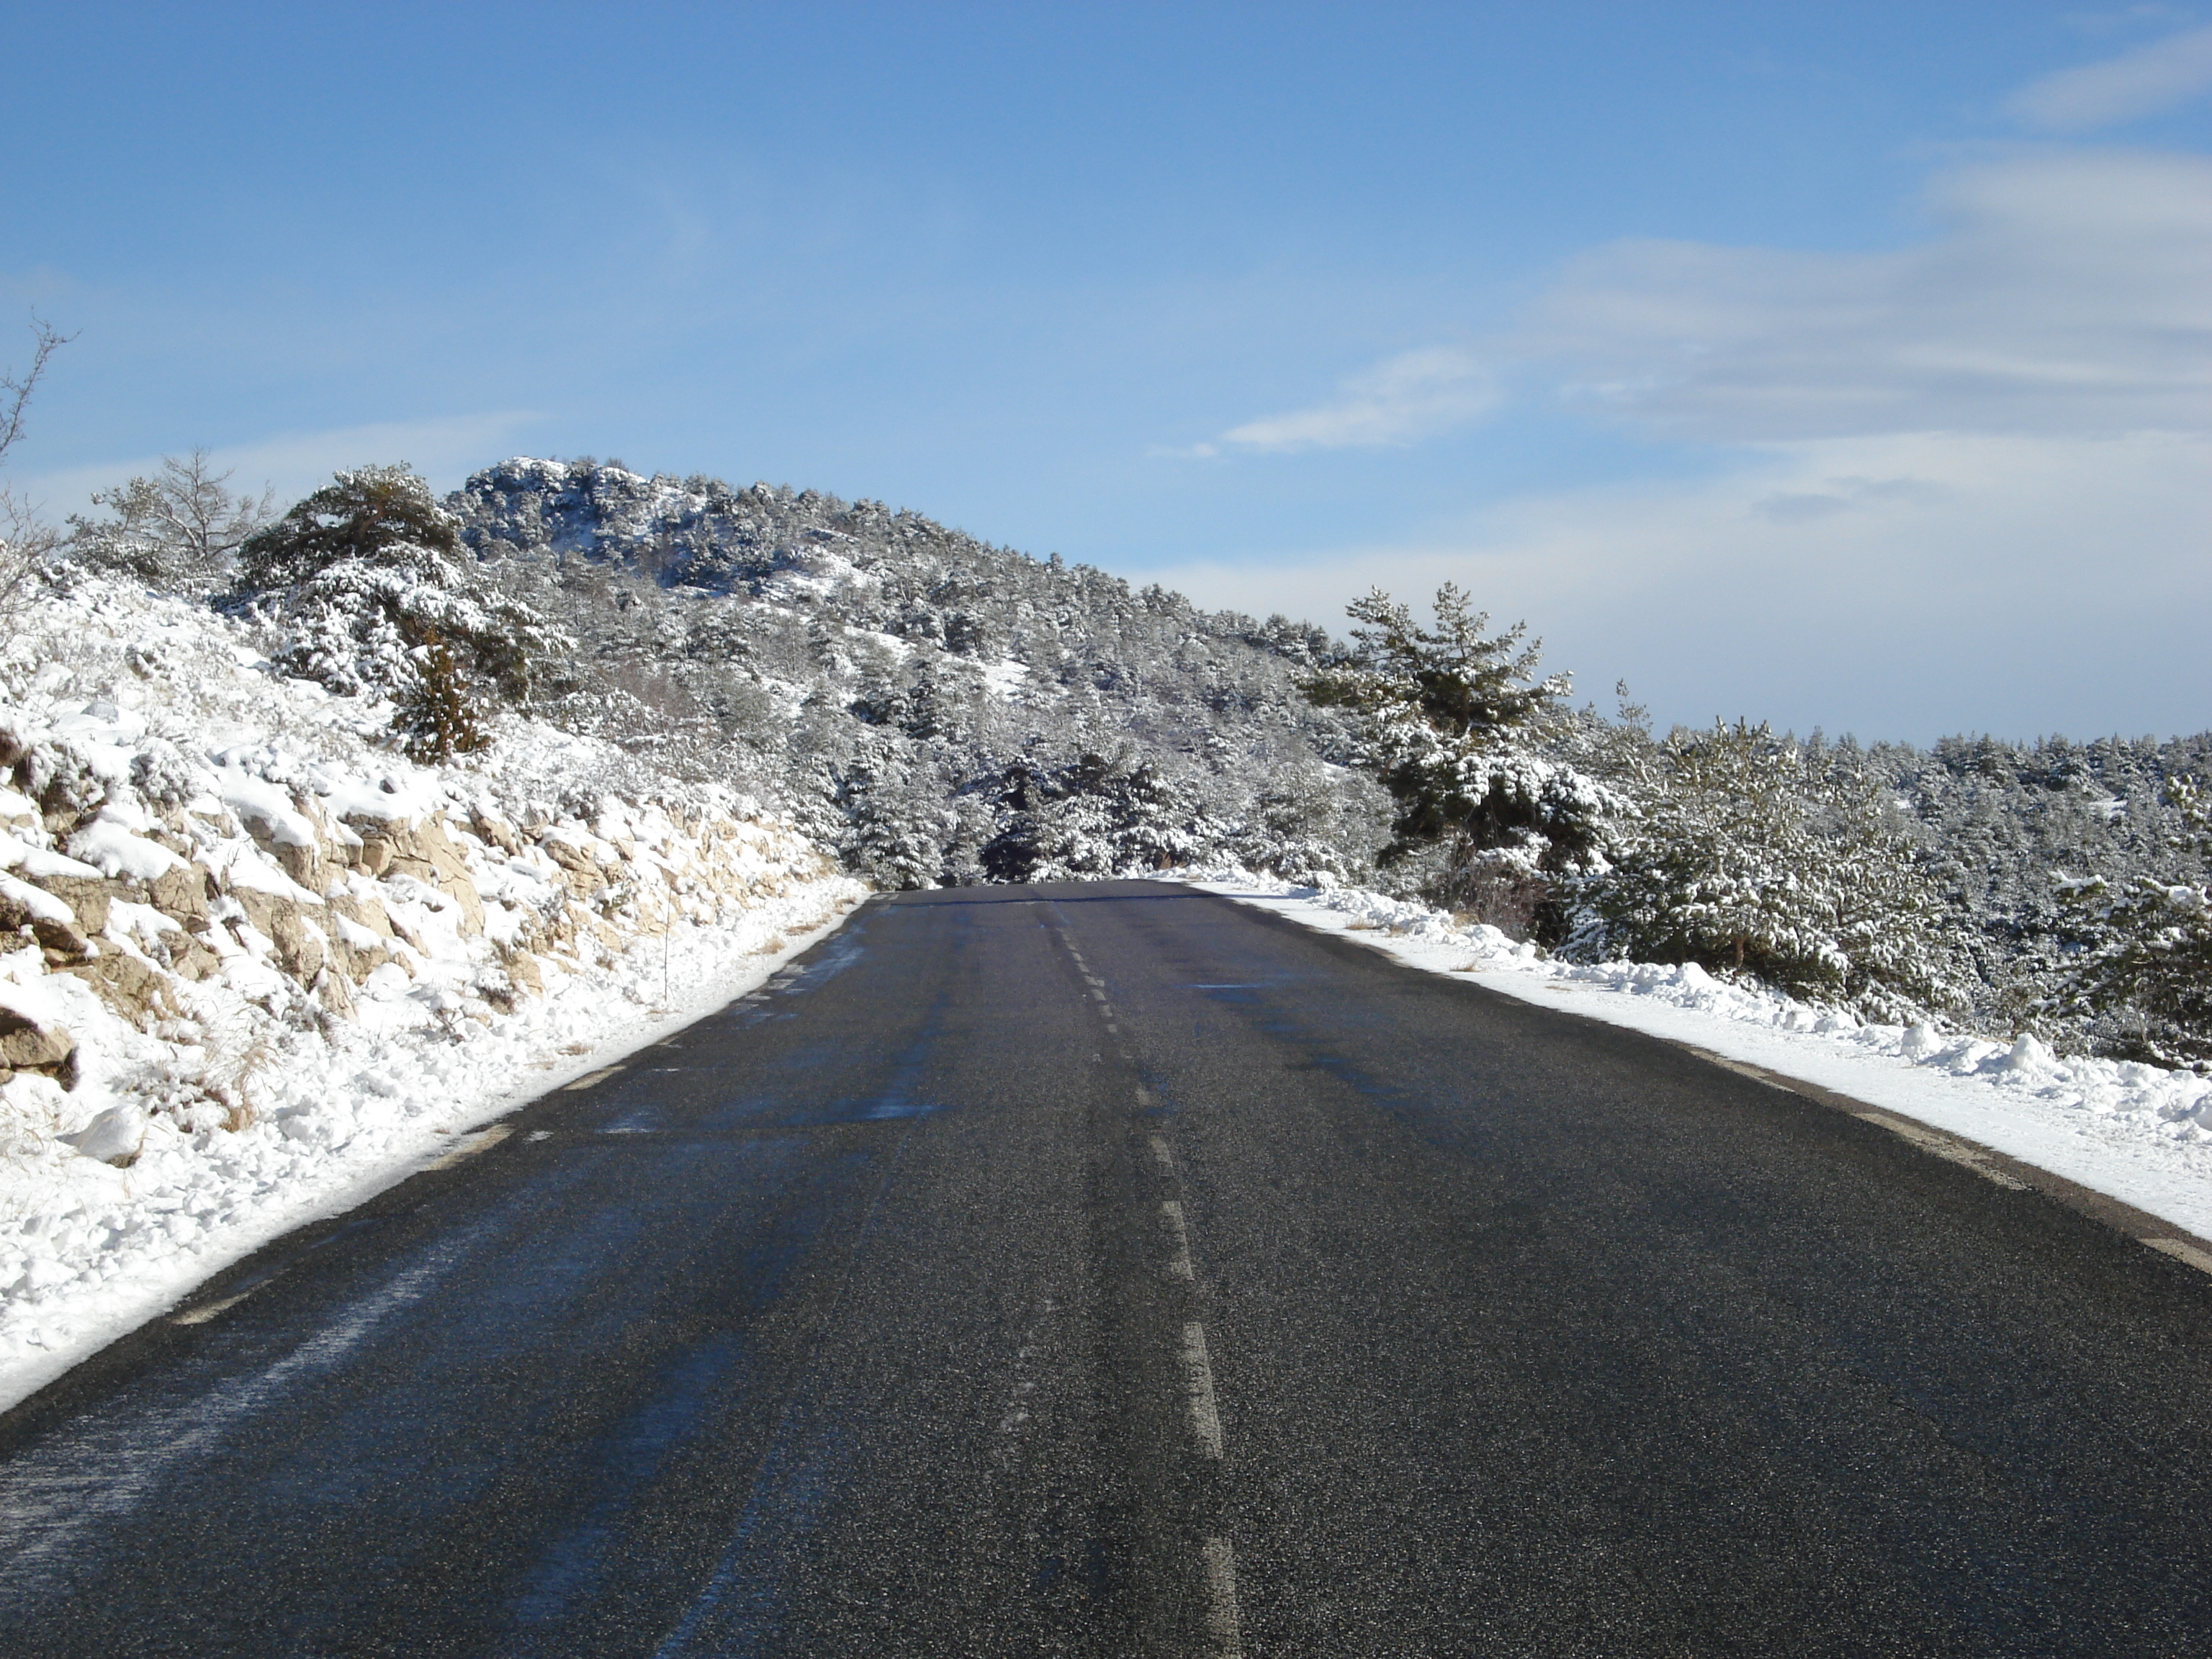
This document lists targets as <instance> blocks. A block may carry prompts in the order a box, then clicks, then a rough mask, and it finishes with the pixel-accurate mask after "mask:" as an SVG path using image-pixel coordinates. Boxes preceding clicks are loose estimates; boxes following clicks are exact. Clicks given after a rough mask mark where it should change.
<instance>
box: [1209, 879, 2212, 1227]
mask: <svg viewBox="0 0 2212 1659" xmlns="http://www.w3.org/2000/svg"><path fill="white" fill-rule="evenodd" d="M1213 876H1214V878H1211V879H1193V880H1192V881H1191V882H1190V885H1192V886H1194V887H1197V888H1199V889H1200V890H1203V891H1206V892H1210V893H1218V894H1219V895H1221V896H1224V897H1227V898H1233V899H1236V900H1238V901H1239V902H1244V903H1249V904H1253V905H1256V906H1259V907H1261V908H1265V909H1268V910H1272V911H1273V912H1275V913H1276V914H1277V915H1283V916H1285V917H1288V918H1290V919H1291V920H1292V921H1298V922H1300V923H1303V924H1304V925H1305V926H1307V927H1314V928H1317V929H1319V930H1322V931H1323V932H1330V933H1358V934H1360V935H1361V937H1362V938H1364V939H1365V940H1366V941H1367V942H1368V943H1370V944H1372V945H1376V946H1377V947H1379V948H1381V949H1382V950H1383V951H1388V952H1389V954H1390V955H1392V956H1394V957H1397V958H1398V959H1399V960H1400V961H1402V962H1404V963H1407V964H1408V965H1409V966H1412V967H1415V968H1420V969H1426V970H1428V971H1430V972H1433V973H1441V974H1448V975H1453V976H1455V977H1465V978H1468V979H1472V980H1474V981H1477V982H1478V983H1480V984H1483V985H1486V986H1489V987H1492V989H1494V990H1498V991H1503V992H1504V993H1505V994H1508V995H1510V996H1516V997H1520V998H1522V999H1523V1000H1527V1001H1530V1002H1537V1003H1543V1004H1547V1005H1548V1006H1553V1007H1564V1008H1568V1009H1571V1011H1572V1012H1576V1013H1578V1014H1585V1015H1588V1016H1589V1017H1590V1018H1595V1019H1601V1020H1605V1021H1607V1023H1609V1024H1615V1025H1625V1026H1629V1027H1631V1028H1632V1029H1634V1030H1641V1031H1649V1032H1650V1033H1652V1034H1653V1035H1655V1036H1663V1037H1668V1038H1670V1039H1673V1040H1674V1041H1676V1042H1688V1043H1692V1044H1695V1045H1696V1046H1698V1047H1699V1048H1705V1049H1709V1050H1710V1051H1711V1052H1712V1053H1714V1054H1723V1055H1725V1056H1727V1057H1728V1058H1729V1059H1730V1060H1741V1061H1744V1062H1746V1063H1747V1064H1750V1065H1755V1066H1763V1067H1765V1069H1767V1070H1769V1071H1772V1072H1777V1073H1782V1074H1784V1075H1785V1076H1789V1077H1794V1078H1797V1079H1802V1080H1803V1081H1805V1082H1808V1083H1811V1084H1814V1085H1818V1086H1820V1087H1821V1088H1824V1089H1831V1090H1833V1091H1836V1092H1838V1093H1839V1094H1844V1095H1848V1096H1850V1097H1851V1098H1853V1099H1855V1100H1860V1101H1864V1102H1865V1103H1868V1104H1869V1105H1873V1106H1878V1107H1881V1109H1884V1110H1886V1111H1889V1112H1893V1113H1896V1114H1898V1115H1900V1116H1905V1117H1910V1118H1912V1119H1915V1120H1917V1121H1920V1122H1923V1123H1927V1124H1929V1125H1932V1126H1933V1127H1936V1128H1939V1129H1942V1130H1945V1131H1948V1133H1953V1134H1957V1135H1962V1136H1965V1137H1966V1138H1967V1139H1971V1140H1976V1141H1978V1142H1980V1143H1981V1144H1982V1145H1984V1146H1990V1147H1994V1148H1995V1149H1996V1150H1997V1151H1998V1152H2003V1153H2005V1154H2007V1155H2008V1156H2009V1157H2012V1158H2018V1159H2020V1160H2021V1162H2023V1163H2027V1164H2034V1165H2035V1166H2037V1167H2038V1168H2039V1169H2044V1170H2050V1171H2051V1173H2052V1174H2054V1175H2058V1176H2064V1177H2065V1178H2066V1179H2068V1180H2069V1181H2072V1182H2077V1183H2078V1184H2080V1185H2081V1186H2083V1187H2087V1188H2091V1189H2092V1190H2093V1191H2096V1192H2100V1193H2103V1194H2106V1196H2108V1197H2111V1198H2116V1199H2118V1200H2121V1201H2123V1202H2124V1203H2128V1204H2132V1205H2134V1206H2136V1207H2137V1208H2138V1209H2142V1210H2144V1211H2147V1212H2149V1213H2151V1214H2153V1215H2156V1216H2160V1217H2163V1218H2165V1219H2166V1220H2168V1221H2171V1222H2172V1223H2173V1224H2174V1225H2176V1226H2179V1227H2181V1228H2185V1229H2186V1230H2187V1231H2191V1232H2193V1233H2195V1234H2197V1236H2199V1237H2212V1079H2208V1078H2203V1077H2199V1076H2197V1075H2196V1074H2194V1073H2188V1072H2168V1071H2162V1070H2160V1068H2158V1067H2157V1066H2140V1065H2136V1064H2134V1063H2132V1062H2129V1061H2119V1060H2094V1059H2089V1058H2086V1057H2072V1056H2069V1057H2064V1058H2062V1057H2061V1056H2059V1055H2057V1054H2053V1053H2052V1052H2051V1050H2050V1049H2049V1048H2046V1047H2045V1045H2044V1044H2043V1043H2041V1042H2038V1041H2037V1040H2036V1039H2035V1038H2033V1037H2032V1036H2024V1037H2021V1038H2020V1039H2019V1040H2018V1041H2017V1042H2010V1043H2005V1042H1990V1041H1988V1040H1987V1039H1985V1038H1982V1037H1977V1036H1967V1035H1963V1034H1961V1033H1959V1032H1956V1031H1950V1030H1942V1029H1939V1028H1938V1027H1936V1026H1935V1025H1931V1024H1917V1025H1904V1026H1900V1025H1875V1024H1865V1023H1863V1022H1862V1021H1861V1020H1859V1019H1858V1018H1857V1017H1856V1016H1855V1015H1853V1014H1851V1013H1850V1012H1846V1011H1841V1010H1836V1009H1826V1008H1816V1007H1811V1006H1807V1005H1806V1004H1804V1003H1802V1002H1797V1001H1795V1000H1792V999H1790V998H1789V997H1786V996H1783V995H1780V994H1778V993H1775V992H1771V991H1767V990H1764V989H1761V988H1759V987H1747V986H1742V985H1735V984H1729V983H1726V982H1723V981H1720V980H1717V979H1715V978H1714V977H1713V976H1712V975H1710V974H1708V973H1706V972H1705V969H1702V968H1699V966H1697V965H1696V964H1695V963H1689V964H1686V965H1683V966H1679V967H1670V966H1662V965H1659V964H1656V963H1627V962H1614V963H1598V964H1595V965H1592V964H1588V963H1570V962H1561V961H1559V960H1557V959H1556V958H1553V957H1547V955H1545V954H1544V953H1543V952H1542V951H1539V950H1538V949H1537V948H1536V947H1535V946H1534V945H1524V944H1516V942H1515V941H1513V940H1512V939H1508V938H1507V937H1506V936H1505V935H1504V933H1500V932H1499V931H1498V929H1497V928H1495V927H1486V926H1484V925H1482V924H1480V923H1476V924H1472V925H1463V924H1462V923H1460V922H1457V921H1454V920H1453V918H1452V917H1451V916H1450V915H1447V914H1446V913H1444V912H1443V911H1439V910H1434V909H1431V908H1428V907H1427V906H1425V905H1421V904H1417V903H1411V902H1406V901H1404V900H1400V899H1393V898H1389V897H1386V896H1383V895H1382V894H1379V893H1374V892H1369V891H1366V890H1361V889H1358V888H1338V889H1334V890H1322V889H1317V888H1312V887H1298V886H1294V885H1292V884H1290V883H1287V882H1283V881H1279V880H1276V879H1275V878H1272V877H1267V876H1254V875H1252V874H1250V873H1249V872H1244V871H1241V870H1235V871H1227V872H1213Z"/></svg>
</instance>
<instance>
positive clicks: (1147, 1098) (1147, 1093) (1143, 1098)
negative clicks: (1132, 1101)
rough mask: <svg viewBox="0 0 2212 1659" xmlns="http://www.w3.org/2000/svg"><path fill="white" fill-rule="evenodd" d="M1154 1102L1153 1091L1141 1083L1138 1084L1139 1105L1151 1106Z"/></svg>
mask: <svg viewBox="0 0 2212 1659" xmlns="http://www.w3.org/2000/svg"><path fill="white" fill-rule="evenodd" d="M1137 1104H1138V1105H1139V1106H1149V1105H1151V1104H1152V1091H1151V1090H1150V1089H1147V1088H1146V1087H1145V1085H1143V1084H1141V1083H1139V1085H1137Z"/></svg>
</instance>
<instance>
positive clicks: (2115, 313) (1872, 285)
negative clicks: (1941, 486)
mask: <svg viewBox="0 0 2212 1659" xmlns="http://www.w3.org/2000/svg"><path fill="white" fill-rule="evenodd" d="M1929 204H1930V206H1931V208H1932V209H1933V211H1934V214H1935V216H1936V222H1937V225H1938V229H1937V232H1936V234H1935V235H1934V236H1933V237H1932V238H1930V239H1929V240H1927V241H1925V242H1923V243H1922V244H1921V245H1919V246H1915V247H1911V248H1908V249H1905V250H1902V251H1900V252H1887V253H1881V254H1861V253H1832V254H1828V253H1801V252H1784V251H1779V250H1774V249H1766V248H1734V247H1722V246H1713V245H1711V244H1709V243H1697V242H1662V241H1649V240H1640V241H1632V242H1621V243H1616V244H1614V245H1613V246H1610V247H1606V248H1601V249H1599V250H1597V251H1595V252H1592V253H1590V254H1589V255H1586V256H1585V257H1583V258H1581V259H1579V260H1577V261H1575V262H1574V263H1572V264H1570V265H1569V266H1568V267H1567V268H1566V270H1565V272H1564V273H1563V274H1562V276H1561V278H1560V280H1559V282H1558V283H1556V284H1555V285H1554V286H1553V289H1552V290H1551V292H1550V293H1549V294H1547V295H1546V296H1545V297H1544V298H1543V299H1542V300H1541V301H1540V302H1539V303H1538V305H1537V306H1536V307H1535V308H1534V311H1533V313H1532V314H1531V315H1530V317H1529V318H1528V319H1527V321H1526V322H1525V323H1524V324H1523V325H1522V327H1521V328H1520V329H1519V330H1517V331H1516V332H1515V334H1514V335H1513V336H1512V337H1510V339H1508V340H1506V341H1504V342H1502V343H1500V349H1502V350H1504V351H1505V352H1507V353H1509V354H1510V355H1512V356H1524V357H1528V358H1531V359H1535V360H1539V361H1542V362H1549V363H1550V364H1551V365H1553V372H1554V373H1555V374H1558V375H1559V379H1560V381H1561V383H1562V385H1563V389H1564V395H1565V396H1566V397H1567V398H1568V399H1569V401H1570V403H1571V404H1578V405H1580V406H1582V407H1584V408H1587V409H1589V410H1593V411H1595V412H1600V413H1603V414H1607V415H1610V416H1616V417H1619V418H1622V419H1626V420H1628V421H1631V422H1634V423H1636V424H1638V425H1643V426H1646V427H1649V428H1653V429H1656V430H1660V431H1663V432H1665V433H1667V434H1668V435H1673V436H1679V437H1689V438H1702V439H1706V440H1709V441H1720V442H1753V443H1759V442H1771V441H1777V440H1786V439H1804V438H1823V437H1838V436H1846V435H1863V434H1871V433H1883V432H1908V431H1936V430H1949V431H1978V432H2015V433H2033V434H2041V435H2057V434H2075V435H2084V436H2092V435H2105V434H2110V433H2114V432H2125V431H2136V430H2147V429H2156V430H2168V431H2172V430H2188V431H2202V430H2204V429H2206V428H2208V427H2212V284H2208V283H2206V282H2205V281H2204V272H2205V271H2206V270H2212V160H2207V159H2206V158H2205V157H2203V156H2197V155H2172V154H2166V155H2159V154H2144V153H2141V152H2129V151H2080V152H2063V153H2057V154H2039V155H2027V156H2021V157H2016V158H2014V159H2011V160H2008V161H2001V162H1996V163H1993V164H1987V165H1981V166H1974V167H1960V168H1957V169H1955V170H1954V171H1952V172H1950V173H1947V174H1945V175H1943V176H1942V177H1940V178H1939V179H1936V182H1935V184H1934V186H1933V188H1932V189H1931V191H1930V192H1929Z"/></svg>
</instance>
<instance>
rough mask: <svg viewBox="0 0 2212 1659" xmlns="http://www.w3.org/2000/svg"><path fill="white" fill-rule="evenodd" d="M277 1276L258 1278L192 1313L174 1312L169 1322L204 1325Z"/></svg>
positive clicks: (271, 1274)
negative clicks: (241, 1288) (243, 1287)
mask: <svg viewBox="0 0 2212 1659" xmlns="http://www.w3.org/2000/svg"><path fill="white" fill-rule="evenodd" d="M277 1276H278V1275H277V1274H276V1273H270V1275H269V1277H268V1278H266V1279H259V1280H257V1281H256V1282H255V1283H253V1284H251V1285H247V1286H246V1288H245V1289H244V1290H242V1291H234V1292H233V1293H232V1294H231V1295H229V1296H227V1297H223V1298H222V1300H221V1301H220V1302H210V1303H208V1304H206V1305H205V1306H204V1307H198V1308H194V1309H193V1310H191V1312H190V1313H180V1314H172V1315H170V1316H169V1322H170V1323H171V1324H172V1325H204V1324H206V1323H207V1322H208V1321H209V1320H210V1319H213V1318H214V1317H215V1316H216V1315H217V1314H225V1313H228V1312H229V1311H230V1310H232V1309H233V1308H235V1307H236V1306H237V1305H238V1304H240V1303H241V1302H243V1301H245V1300H246V1297H249V1296H252V1294H253V1293H254V1292H255V1291H258V1290H260V1289H261V1288H262V1287H263V1286H264V1285H270V1284H274V1283H275V1282H276V1279H277Z"/></svg>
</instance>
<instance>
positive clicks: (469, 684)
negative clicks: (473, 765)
mask: <svg viewBox="0 0 2212 1659" xmlns="http://www.w3.org/2000/svg"><path fill="white" fill-rule="evenodd" d="M232 594H233V599H234V602H235V603H236V604H238V605H240V606H241V607H242V608H244V609H245V610H246V611H248V612H249V613H250V614H252V615H253V616H255V617H258V618H259V619H260V620H262V621H263V622H264V623H268V624H269V625H270V626H271V627H272V628H273V629H275V630H276V633H277V635H278V643H277V646H276V650H275V651H274V652H273V653H271V654H272V655H273V656H274V658H275V659H276V660H277V661H279V662H282V663H283V665H285V666H286V667H288V668H289V669H290V670H291V671H293V672H294V673H296V674H299V675H301V676H303V677H305V678H313V679H316V680H319V681H320V682H322V684H325V685H327V686H328V687H330V688H331V690H333V691H336V692H337V693H338V694H340V695H341V696H355V695H358V694H360V693H362V692H370V693H374V694H379V695H382V696H389V697H391V698H392V699H393V700H394V701H395V702H398V704H399V713H398V717H397V719H396V720H395V726H396V728H397V729H398V731H399V732H401V734H402V736H403V737H404V738H405V739H406V741H407V742H408V743H409V744H412V745H425V744H427V745H428V751H429V752H436V753H441V754H445V753H451V752H453V750H455V749H465V748H470V747H474V746H476V745H477V744H480V743H481V742H482V741H483V724H484V721H485V719H486V717H487V714H488V712H489V709H490V708H492V707H494V706H495V704H496V703H497V702H500V701H501V700H504V701H507V702H520V701H521V700H523V699H524V698H525V697H526V696H528V695H529V693H530V691H531V689H532V679H533V671H534V670H535V669H536V668H537V667H538V665H539V664H540V663H541V662H542V661H543V659H544V658H545V657H546V656H547V654H548V653H550V652H551V651H553V650H555V649H556V648H559V647H562V646H565V645H566V643H567V641H565V640H562V639H561V638H560V637H559V636H557V635H554V634H552V633H551V632H550V630H549V629H547V627H546V626H545V624H544V622H543V621H542V620H541V618H540V617H538V613H537V612H536V611H534V610H532V608H531V607H529V606H527V605H523V604H522V603H520V601H517V600H515V599H510V598H508V597H507V596H505V595H503V594H501V592H499V591H498V589H497V588H496V587H495V586H494V585H493V583H492V582H491V580H489V577H488V576H487V575H486V574H484V573H483V571H482V570H481V568H479V567H478V565H477V562H476V561H475V559H474V558H473V557H471V555H470V554H469V553H468V552H467V550H465V549H464V548H463V547H462V545H461V542H460V538H459V526H458V525H457V523H456V522H455V520H453V517H452V515H451V514H449V513H447V512H446V511H445V509H444V508H442V507H440V506H439V505H438V503H437V501H435V499H434V498H433V497H432V495H431V494H430V490H429V487H428V485H427V484H426V483H423V481H422V479H421V478H420V477H417V476H416V474H415V473H414V472H413V471H410V469H409V468H407V467H405V466H372V467H363V468H362V469H360V470H359V471H351V472H340V473H338V474H337V476H336V477H334V478H333V479H332V480H331V483H327V484H325V486H323V488H322V489H319V490H317V491H316V492H315V493H314V494H313V495H310V496H308V497H307V499H306V500H305V501H301V502H300V503H299V504H298V505H296V506H295V507H293V508H292V509H291V510H290V511H289V512H288V513H285V514H284V516H283V518H281V519H279V520H277V521H276V523H275V524H273V525H270V526H268V527H267V528H266V529H264V530H263V531H261V532H258V534H256V535H254V536H252V538H249V539H248V540H247V541H246V543H245V544H244V545H243V547H242V548H241V549H240V552H239V558H238V575H237V580H236V583H235V585H234V588H233V590H232Z"/></svg>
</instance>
